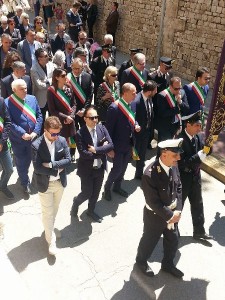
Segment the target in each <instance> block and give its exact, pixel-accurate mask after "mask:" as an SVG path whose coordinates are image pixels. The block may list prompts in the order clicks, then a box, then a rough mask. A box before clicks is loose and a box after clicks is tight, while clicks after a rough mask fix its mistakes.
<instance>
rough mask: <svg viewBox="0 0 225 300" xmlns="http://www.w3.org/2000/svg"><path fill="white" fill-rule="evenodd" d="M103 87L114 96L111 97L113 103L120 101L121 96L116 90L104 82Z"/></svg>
mask: <svg viewBox="0 0 225 300" xmlns="http://www.w3.org/2000/svg"><path fill="white" fill-rule="evenodd" d="M101 85H102V87H103V89H104V90H105V91H106V92H107V93H111V94H112V96H111V99H112V102H115V101H116V100H119V95H118V94H117V92H116V89H115V88H113V87H109V85H108V84H107V83H106V82H103V83H102V84H101Z"/></svg>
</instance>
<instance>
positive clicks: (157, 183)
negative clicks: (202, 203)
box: [136, 138, 184, 278]
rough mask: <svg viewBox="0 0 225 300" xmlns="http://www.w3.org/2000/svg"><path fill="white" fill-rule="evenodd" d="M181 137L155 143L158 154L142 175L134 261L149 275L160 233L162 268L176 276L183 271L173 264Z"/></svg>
mask: <svg viewBox="0 0 225 300" xmlns="http://www.w3.org/2000/svg"><path fill="white" fill-rule="evenodd" d="M182 141H183V139H182V138H180V139H174V140H165V141H163V142H160V143H159V144H158V147H159V152H160V156H159V158H157V159H156V160H155V161H154V162H153V163H151V164H150V165H149V166H148V167H147V169H146V170H145V172H144V175H143V177H142V188H143V192H144V196H145V200H146V205H145V208H144V230H143V235H142V238H141V240H140V243H139V247H138V252H137V257H136V263H137V266H138V267H139V268H140V270H141V271H142V272H143V273H144V274H145V275H146V276H149V277H152V276H154V272H153V270H152V269H151V267H150V266H149V265H148V263H147V260H148V259H149V258H150V256H151V254H152V252H153V250H154V248H155V246H156V245H157V243H158V241H159V239H160V236H161V235H162V234H163V248H164V257H163V260H162V265H161V269H162V270H163V271H165V272H168V273H170V274H172V275H173V276H175V277H178V278H181V277H183V275H184V274H183V272H181V271H180V270H179V269H177V268H176V267H175V265H174V262H173V260H174V258H175V255H176V251H177V248H178V229H177V223H178V222H179V220H180V217H181V209H182V186H181V181H180V176H179V171H178V168H177V161H178V160H179V159H180V153H181V152H182V148H181V144H182Z"/></svg>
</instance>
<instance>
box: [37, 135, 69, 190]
mask: <svg viewBox="0 0 225 300" xmlns="http://www.w3.org/2000/svg"><path fill="white" fill-rule="evenodd" d="M32 161H33V165H34V174H33V179H34V182H35V184H36V187H37V189H38V192H41V193H44V192H46V191H47V189H48V185H49V177H50V175H51V176H57V174H58V170H59V169H63V171H61V172H60V173H59V177H60V181H61V183H62V186H63V187H66V185H67V178H66V167H67V166H69V164H70V162H71V157H70V151H69V148H68V145H67V142H66V140H65V138H64V137H61V136H59V138H58V139H57V140H56V141H55V159H54V161H51V155H50V152H49V150H48V146H47V144H46V141H45V139H44V135H42V136H40V137H39V138H38V139H36V140H35V141H34V142H33V143H32ZM44 162H47V163H49V162H52V168H46V167H44V166H43V165H42V163H44Z"/></svg>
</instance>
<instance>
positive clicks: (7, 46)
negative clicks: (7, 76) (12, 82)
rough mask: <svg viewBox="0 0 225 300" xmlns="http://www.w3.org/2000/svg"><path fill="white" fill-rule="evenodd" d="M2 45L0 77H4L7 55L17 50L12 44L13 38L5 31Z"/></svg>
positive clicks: (0, 48) (0, 47) (0, 50)
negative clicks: (3, 70) (3, 69)
mask: <svg viewBox="0 0 225 300" xmlns="http://www.w3.org/2000/svg"><path fill="white" fill-rule="evenodd" d="M1 43H2V44H1V46H0V77H1V78H2V68H3V64H4V61H5V57H6V55H7V54H8V53H10V52H12V51H16V52H17V50H16V49H15V48H13V47H11V45H12V38H11V36H10V35H9V34H7V33H3V34H2V36H1Z"/></svg>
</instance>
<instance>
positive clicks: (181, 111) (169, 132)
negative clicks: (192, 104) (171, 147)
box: [157, 77, 189, 141]
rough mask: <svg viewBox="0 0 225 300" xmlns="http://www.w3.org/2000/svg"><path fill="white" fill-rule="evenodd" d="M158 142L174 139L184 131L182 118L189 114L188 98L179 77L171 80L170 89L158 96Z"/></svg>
mask: <svg viewBox="0 0 225 300" xmlns="http://www.w3.org/2000/svg"><path fill="white" fill-rule="evenodd" d="M157 104H158V120H159V122H158V141H164V140H167V139H172V138H173V137H174V136H175V135H176V134H178V133H180V131H181V130H182V121H181V117H182V116H184V115H187V114H188V113H189V105H188V102H187V97H186V94H185V92H184V90H183V89H182V86H181V79H180V78H179V77H172V78H171V79H170V84H169V87H168V88H167V89H165V90H163V91H162V92H161V93H159V94H158V96H157Z"/></svg>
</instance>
